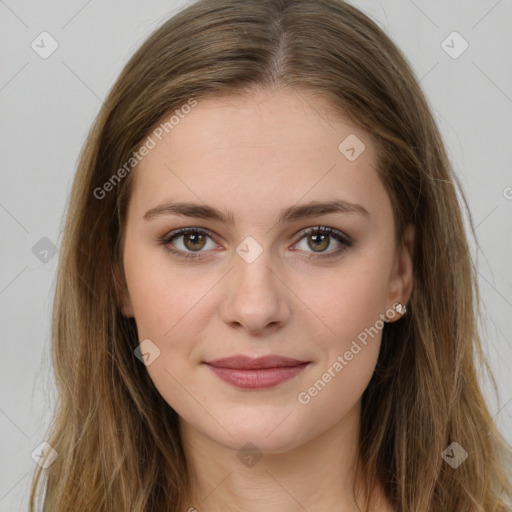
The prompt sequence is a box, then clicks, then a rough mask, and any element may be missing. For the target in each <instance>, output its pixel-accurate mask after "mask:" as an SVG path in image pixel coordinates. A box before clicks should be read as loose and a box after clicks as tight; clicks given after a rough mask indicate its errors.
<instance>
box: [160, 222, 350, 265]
mask: <svg viewBox="0 0 512 512" xmlns="http://www.w3.org/2000/svg"><path fill="white" fill-rule="evenodd" d="M188 233H199V234H204V235H206V236H208V237H209V238H211V239H212V240H213V241H214V242H215V243H217V242H216V235H215V234H214V233H212V232H211V231H210V230H209V229H207V228H199V227H197V228H196V227H184V228H179V229H176V230H173V231H171V232H169V233H167V234H165V235H164V236H162V237H157V241H158V242H159V243H160V244H161V245H164V247H165V248H166V250H167V251H168V252H170V253H173V254H175V255H177V256H178V257H182V258H184V259H196V258H204V257H205V256H202V254H203V253H207V252H209V251H198V252H196V253H194V252H186V251H182V250H181V249H176V248H173V249H171V248H169V247H168V246H169V244H170V243H171V241H172V240H173V239H175V238H179V237H180V236H184V235H186V234H188ZM316 234H318V235H328V236H330V237H332V238H334V239H335V240H337V241H338V242H339V243H340V244H342V247H341V248H339V249H334V250H330V251H327V252H325V253H314V252H311V253H308V254H310V255H311V256H305V257H306V259H316V260H318V259H322V258H329V257H335V256H338V255H339V254H340V253H341V252H342V251H344V250H345V249H347V248H349V247H350V246H352V245H353V243H354V240H353V239H352V238H351V237H350V236H349V235H347V234H346V233H344V232H343V231H340V230H339V229H336V228H334V227H332V226H327V225H316V226H310V227H308V228H304V229H302V230H301V231H299V232H298V233H297V235H296V236H297V240H296V241H295V242H294V243H293V244H292V245H296V244H297V243H299V242H300V241H301V240H302V239H303V238H305V237H307V236H309V235H316ZM171 245H172V244H171Z"/></svg>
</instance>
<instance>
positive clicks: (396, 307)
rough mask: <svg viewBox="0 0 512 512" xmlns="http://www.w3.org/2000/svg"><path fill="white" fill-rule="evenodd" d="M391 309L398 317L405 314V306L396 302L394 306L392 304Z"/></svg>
mask: <svg viewBox="0 0 512 512" xmlns="http://www.w3.org/2000/svg"><path fill="white" fill-rule="evenodd" d="M393 309H394V310H395V311H396V312H397V313H398V314H399V315H405V314H406V313H407V306H406V305H405V304H401V303H400V302H397V303H396V304H394V305H393Z"/></svg>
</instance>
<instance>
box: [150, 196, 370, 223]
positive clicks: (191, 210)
mask: <svg viewBox="0 0 512 512" xmlns="http://www.w3.org/2000/svg"><path fill="white" fill-rule="evenodd" d="M330 213H351V214H358V215H362V216H363V217H367V218H369V217H370V213H369V212H368V210H367V209H366V208H364V207H363V206H362V205H360V204H357V203H352V202H350V201H345V200H342V199H334V200H332V201H327V202H319V201H312V202H310V203H306V204H299V205H293V206H289V207H287V208H284V209H283V210H281V212H280V213H279V218H278V223H284V222H294V221H297V220H301V219H305V218H310V217H320V216H321V215H327V214H330ZM160 215H179V216H183V217H194V218H197V219H211V220H216V221H219V222H221V223H222V224H225V225H227V226H233V225H234V224H235V220H234V219H235V217H234V215H233V212H231V211H229V210H219V209H217V208H214V207H213V206H209V205H205V204H196V203H189V202H173V201H171V202H168V203H164V204H161V205H158V206H156V207H155V208H151V209H150V210H148V211H147V212H146V213H145V214H144V216H143V219H145V220H150V219H152V218H154V217H157V216H160Z"/></svg>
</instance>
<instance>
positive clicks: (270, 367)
mask: <svg viewBox="0 0 512 512" xmlns="http://www.w3.org/2000/svg"><path fill="white" fill-rule="evenodd" d="M308 364H309V363H308V362H307V361H298V360H297V359H290V358H289V357H281V356H265V357H258V358H256V359H254V358H250V357H247V356H233V357H225V358H222V359H217V360H215V361H207V362H206V365H207V366H208V368H210V370H212V371H213V373H215V374H216V375H217V377H219V378H220V379H222V380H223V381H224V382H227V383H228V384H231V385H233V386H236V387H238V388H243V389H265V388H271V387H273V386H277V385H278V384H280V383H281V382H284V381H286V380H288V379H291V378H292V377H294V376H295V375H297V374H299V373H300V372H301V371H302V370H303V369H304V368H305V367H306V366H307V365H308Z"/></svg>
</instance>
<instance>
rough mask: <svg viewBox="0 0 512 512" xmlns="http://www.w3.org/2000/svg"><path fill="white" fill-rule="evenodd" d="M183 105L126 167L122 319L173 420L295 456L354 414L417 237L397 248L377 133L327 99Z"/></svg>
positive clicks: (403, 292)
mask: <svg viewBox="0 0 512 512" xmlns="http://www.w3.org/2000/svg"><path fill="white" fill-rule="evenodd" d="M189 110H190V112H189ZM185 111H186V112H189V113H187V114H183V113H182V115H181V116H180V117H179V122H178V123H175V124H174V125H173V127H172V129H169V126H168V127H167V128H168V132H169V133H167V134H166V133H165V130H160V131H159V132H158V133H160V132H162V131H163V135H164V136H162V134H160V137H161V139H162V140H159V138H158V137H156V136H154V135H152V138H153V140H154V141H155V142H156V146H155V147H153V148H152V149H149V151H148V154H147V155H146V156H145V157H144V158H143V159H142V161H141V162H140V164H139V165H138V167H137V168H136V169H135V170H134V171H133V172H134V173H135V176H133V178H134V183H133V185H134V188H133V193H132V196H131V200H130V204H129V208H128V214H127V215H128V216H127V224H126V231H125V240H124V246H123V259H124V269H125V276H126V284H127V289H126V293H125V296H124V301H123V312H124V313H125V314H126V315H128V316H134V317H135V321H136V324H137V329H138V333H139V340H140V342H143V340H150V341H144V342H143V344H142V347H141V349H142V352H143V353H144V354H146V355H145V356H144V358H143V359H145V361H146V365H147V366H146V368H147V371H148V372H149V375H150V377H151V379H152V380H153V382H154V384H155V386H156V388H157V389H158V391H159V392H160V394H161V395H162V396H163V398H164V399H165V400H166V401H167V403H168V404H169V405H170V406H171V407H172V408H174V409H175V410H176V411H177V412H178V414H179V415H180V417H181V422H182V426H183V425H184V426H185V427H187V426H188V427H192V428H193V429H195V431H199V432H200V433H201V434H203V435H204V436H206V437H208V438H210V439H213V440H214V441H216V442H218V443H220V444H222V445H224V446H226V447H230V448H233V449H239V448H240V447H241V446H244V445H245V444H246V443H248V442H250V443H252V444H254V445H255V446H256V447H258V449H259V450H261V451H262V452H265V451H266V452H268V453H271V452H272V453H279V452H283V451H285V450H290V449H292V448H294V447H297V446H299V445H301V444H303V443H306V442H308V441H310V440H313V439H315V438H316V437H318V436H320V435H321V434H322V433H323V432H325V431H327V430H328V429H330V428H331V427H333V426H335V425H336V424H338V423H339V422H342V421H343V419H344V418H345V417H347V415H348V414H349V412H353V411H354V410H356V409H357V408H358V407H359V404H360V398H361V395H362V393H363V391H364V390H365V388H366V387H367V385H368V382H369V380H370V378H371V376H372V373H373V371H374V367H375V364H376V361H377V357H378V353H379V346H380V341H381V329H382V326H383V319H384V315H387V317H388V318H389V319H391V320H392V321H395V320H397V319H398V318H399V316H400V315H398V314H396V315H395V316H394V318H392V317H393V312H390V308H391V307H392V305H393V304H394V303H395V302H402V303H405V302H406V301H407V300H408V298H409V295H410V291H411V260H410V254H409V248H410V245H407V246H405V245H404V247H402V248H401V249H399V250H396V249H395V238H394V223H393V214H392V207H391V204H390V200H389V198H388V196H387V194H386V192H385V189H384V187H383V185H382V183H381V182H380V180H379V178H378V175H377V172H376V153H375V148H374V145H373V144H372V141H371V139H370V138H369V136H368V135H367V134H366V133H365V132H362V131H361V130H360V129H358V128H356V127H355V126H352V125H351V124H350V123H349V122H348V121H346V120H343V119H340V118H339V117H337V118H334V116H332V115H328V114H327V112H328V111H329V104H328V103H326V102H325V100H321V99H319V98H318V97H316V96H312V95H311V94H310V93H306V92H301V93H298V92H295V91H291V90H289V89H283V90H280V91H270V90H259V91H257V92H254V94H252V95H251V96H250V97H246V98H241V97H235V96H230V97H226V96H225V97H219V96H217V97H210V98H208V99H200V100H199V101H198V103H197V105H196V106H194V107H193V108H191V109H188V108H187V109H184V110H183V112H185ZM331 112H332V109H331ZM166 120H167V119H166ZM152 145H153V144H152V143H150V144H148V146H152ZM185 203H186V204H185ZM322 203H329V205H330V206H326V207H324V208H322V207H320V206H319V205H320V204H322ZM318 227H323V228H329V229H332V232H331V233H330V234H325V233H321V232H320V233H315V231H314V228H318ZM182 228H190V229H192V232H191V233H190V232H189V233H188V234H187V233H185V234H183V233H178V230H180V229H182ZM309 228H313V233H308V232H307V231H306V230H308V229H309ZM305 231H306V232H305ZM338 236H339V238H337V237H338ZM411 236H412V235H411ZM410 240H411V238H410V237H409V241H410ZM171 251H172V252H171ZM186 256H189V257H190V259H186ZM233 356H237V358H238V356H245V358H246V359H243V358H242V360H240V359H239V358H238V359H237V358H235V359H234V360H231V361H227V362H226V361H224V362H223V361H219V360H220V359H224V358H231V357H233ZM267 356H273V357H272V358H271V359H267V360H266V361H265V360H263V361H262V362H261V365H260V366H262V368H259V369H255V368H252V369H251V368H247V365H249V366H250V363H251V361H252V360H253V359H255V358H261V357H267ZM284 358H288V359H284ZM290 359H291V360H293V361H290ZM216 361H217V362H216ZM141 364H142V363H141ZM244 364H245V366H244ZM279 365H288V366H287V367H283V366H281V367H280V368H277V366H279Z"/></svg>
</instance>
